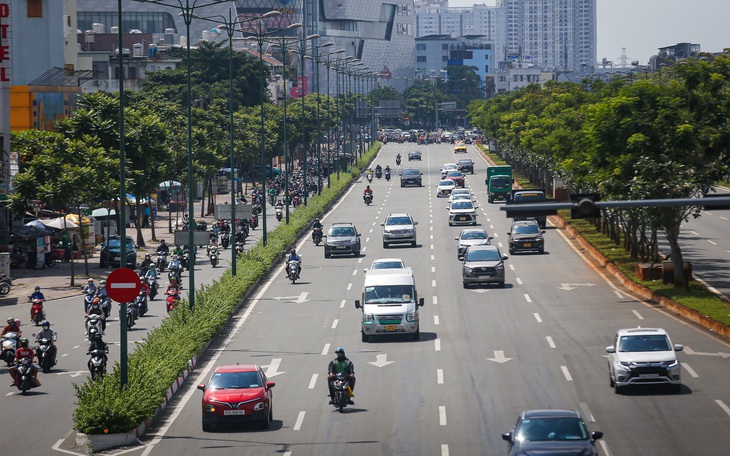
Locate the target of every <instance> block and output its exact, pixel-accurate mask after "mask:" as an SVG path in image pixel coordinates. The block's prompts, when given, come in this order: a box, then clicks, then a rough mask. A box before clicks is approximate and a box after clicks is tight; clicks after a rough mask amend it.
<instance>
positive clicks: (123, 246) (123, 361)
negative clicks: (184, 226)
mask: <svg viewBox="0 0 730 456" xmlns="http://www.w3.org/2000/svg"><path fill="white" fill-rule="evenodd" d="M117 7H118V21H119V22H118V24H119V201H120V204H119V215H120V219H119V220H120V222H119V238H120V239H121V241H120V243H119V263H120V264H119V267H122V268H125V267H127V225H126V210H125V206H126V204H124V203H126V201H127V199H126V193H127V190H126V182H125V181H126V176H125V167H126V155H125V150H124V143H125V141H126V138H125V131H124V65H122V62H123V59H124V57H123V56H124V42H123V40H122V36H123V35H122V0H119V2H118V4H117ZM80 217H81V214H79V222H81V220H80ZM36 218H37V217H36ZM80 224H81V223H79V225H80ZM126 315H127V303H126V302H123V303H121V304H120V305H119V322H120V324H119V328H120V338H119V341H120V342H119V345H120V347H119V359H120V363H119V365H120V366H119V367H120V369H119V375H120V379H119V386H120V387H121V388H124V386H125V385H126V384H127V377H128V375H127V365H128V363H127V360H128V352H127V350H128V347H127V345H128V344H127V325H126V324H124V323H122V322H125V321H126V320H125V318H126ZM89 337H91V336H89Z"/></svg>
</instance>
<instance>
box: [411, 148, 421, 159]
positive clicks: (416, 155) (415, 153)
mask: <svg viewBox="0 0 730 456" xmlns="http://www.w3.org/2000/svg"><path fill="white" fill-rule="evenodd" d="M411 160H418V161H421V151H420V150H412V151H410V152H408V161H411Z"/></svg>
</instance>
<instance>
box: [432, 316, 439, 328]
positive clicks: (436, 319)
mask: <svg viewBox="0 0 730 456" xmlns="http://www.w3.org/2000/svg"><path fill="white" fill-rule="evenodd" d="M433 325H434V326H438V325H439V316H438V315H434V316H433Z"/></svg>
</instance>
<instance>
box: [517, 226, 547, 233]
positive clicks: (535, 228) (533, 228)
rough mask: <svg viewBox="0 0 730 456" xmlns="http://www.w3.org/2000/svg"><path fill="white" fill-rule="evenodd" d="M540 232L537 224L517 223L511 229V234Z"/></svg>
mask: <svg viewBox="0 0 730 456" xmlns="http://www.w3.org/2000/svg"><path fill="white" fill-rule="evenodd" d="M539 232H540V227H539V226H537V225H517V226H515V227H514V229H513V230H512V233H513V234H537V233H539Z"/></svg>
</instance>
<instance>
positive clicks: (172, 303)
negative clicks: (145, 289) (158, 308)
mask: <svg viewBox="0 0 730 456" xmlns="http://www.w3.org/2000/svg"><path fill="white" fill-rule="evenodd" d="M179 301H180V295H179V294H177V292H174V293H167V300H166V303H165V307H166V308H167V313H170V312H172V311H173V310H174V309H175V307H176V306H177V303H178V302H179Z"/></svg>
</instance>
